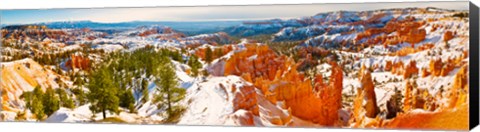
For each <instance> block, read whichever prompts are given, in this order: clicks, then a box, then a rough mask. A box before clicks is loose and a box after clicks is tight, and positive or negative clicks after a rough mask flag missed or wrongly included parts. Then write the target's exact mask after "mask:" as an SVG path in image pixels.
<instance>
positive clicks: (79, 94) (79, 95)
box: [72, 88, 87, 105]
mask: <svg viewBox="0 0 480 132" xmlns="http://www.w3.org/2000/svg"><path fill="white" fill-rule="evenodd" d="M72 92H73V94H75V97H76V100H77V102H78V105H84V104H85V103H86V102H87V97H86V95H85V92H83V90H82V88H74V89H72Z"/></svg>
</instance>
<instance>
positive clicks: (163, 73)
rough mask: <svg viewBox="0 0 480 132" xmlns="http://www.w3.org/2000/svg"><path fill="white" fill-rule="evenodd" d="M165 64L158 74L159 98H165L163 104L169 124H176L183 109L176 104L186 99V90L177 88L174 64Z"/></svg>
mask: <svg viewBox="0 0 480 132" xmlns="http://www.w3.org/2000/svg"><path fill="white" fill-rule="evenodd" d="M164 64H165V65H163V66H162V67H159V68H158V72H157V76H158V79H159V80H157V81H156V82H155V83H156V84H157V86H159V87H158V91H160V94H159V95H157V96H161V97H162V96H163V97H165V98H164V99H163V101H162V103H164V104H166V107H167V114H168V117H167V122H176V119H177V118H178V117H179V116H180V112H181V111H183V109H182V107H180V106H175V105H174V104H175V103H177V102H179V101H180V100H182V99H183V98H184V97H185V89H183V88H179V87H177V85H178V81H177V77H176V73H175V71H174V69H173V66H172V64H171V63H169V61H167V63H164Z"/></svg>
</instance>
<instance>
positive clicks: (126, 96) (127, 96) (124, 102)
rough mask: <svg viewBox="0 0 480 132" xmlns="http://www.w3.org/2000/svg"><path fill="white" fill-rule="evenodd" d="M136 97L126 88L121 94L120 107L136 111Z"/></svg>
mask: <svg viewBox="0 0 480 132" xmlns="http://www.w3.org/2000/svg"><path fill="white" fill-rule="evenodd" d="M134 104H135V98H134V97H133V93H132V91H131V90H128V89H127V90H124V91H123V92H122V95H121V96H120V107H123V108H127V109H128V110H129V111H130V113H133V112H135V105H134Z"/></svg>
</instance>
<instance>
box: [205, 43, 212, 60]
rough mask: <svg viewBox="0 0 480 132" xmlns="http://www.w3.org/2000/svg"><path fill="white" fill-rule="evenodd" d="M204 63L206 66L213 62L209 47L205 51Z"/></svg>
mask: <svg viewBox="0 0 480 132" xmlns="http://www.w3.org/2000/svg"><path fill="white" fill-rule="evenodd" d="M205 61H206V62H207V63H208V64H210V63H211V62H212V61H213V53H212V49H210V47H207V49H206V50H205Z"/></svg>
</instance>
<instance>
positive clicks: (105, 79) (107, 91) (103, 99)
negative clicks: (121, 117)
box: [87, 66, 119, 119]
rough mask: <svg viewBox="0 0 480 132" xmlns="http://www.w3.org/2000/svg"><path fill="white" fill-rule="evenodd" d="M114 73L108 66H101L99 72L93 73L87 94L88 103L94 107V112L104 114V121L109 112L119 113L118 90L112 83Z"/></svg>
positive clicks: (92, 108) (91, 107)
mask: <svg viewBox="0 0 480 132" xmlns="http://www.w3.org/2000/svg"><path fill="white" fill-rule="evenodd" d="M112 74H113V71H110V69H109V68H108V67H106V66H101V67H100V68H99V69H98V70H97V71H95V72H93V73H92V74H91V77H90V82H89V84H88V89H89V91H90V92H88V93H87V98H88V102H90V103H91V104H92V105H91V106H90V110H92V112H94V113H96V112H102V115H103V119H105V118H106V114H107V113H106V112H107V110H108V111H110V112H114V113H117V114H118V112H119V110H118V106H119V98H118V97H117V93H118V88H115V84H114V83H113V82H112V80H113V77H112Z"/></svg>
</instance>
